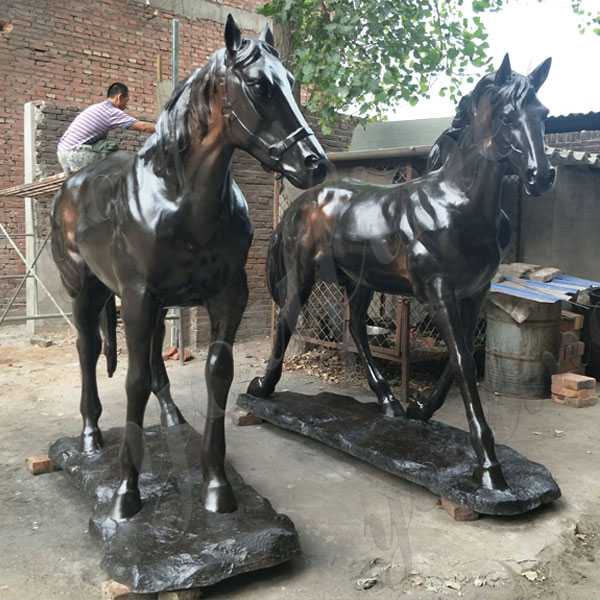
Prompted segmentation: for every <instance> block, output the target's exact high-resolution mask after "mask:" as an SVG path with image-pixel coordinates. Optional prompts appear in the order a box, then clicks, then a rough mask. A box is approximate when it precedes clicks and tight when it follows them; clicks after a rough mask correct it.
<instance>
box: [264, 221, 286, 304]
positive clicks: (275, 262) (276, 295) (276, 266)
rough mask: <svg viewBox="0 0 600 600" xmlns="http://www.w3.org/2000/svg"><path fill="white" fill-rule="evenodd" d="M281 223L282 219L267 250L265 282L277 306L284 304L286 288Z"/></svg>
mask: <svg viewBox="0 0 600 600" xmlns="http://www.w3.org/2000/svg"><path fill="white" fill-rule="evenodd" d="M282 223H283V221H282V222H280V223H279V224H278V225H277V227H276V228H275V231H273V235H272V236H271V241H270V243H269V250H268V252H267V284H268V286H269V291H270V292H271V297H272V298H273V300H274V301H275V303H276V304H277V305H278V306H283V305H284V303H285V296H286V288H287V285H286V270H285V259H284V255H283V236H282V232H281V230H282Z"/></svg>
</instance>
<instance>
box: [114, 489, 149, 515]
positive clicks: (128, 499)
mask: <svg viewBox="0 0 600 600" xmlns="http://www.w3.org/2000/svg"><path fill="white" fill-rule="evenodd" d="M141 509H142V499H141V498H140V492H139V490H127V491H126V492H120V491H117V492H116V494H115V497H114V500H113V506H112V510H111V517H112V518H113V519H115V521H125V520H127V519H131V517H133V516H134V515H136V514H137V513H138V512H140V510H141Z"/></svg>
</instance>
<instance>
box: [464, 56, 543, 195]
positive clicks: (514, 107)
mask: <svg viewBox="0 0 600 600" xmlns="http://www.w3.org/2000/svg"><path fill="white" fill-rule="evenodd" d="M551 62H552V60H551V59H550V58H548V59H546V60H545V61H544V62H542V63H541V64H540V65H539V66H538V67H537V68H535V69H534V70H533V71H532V72H531V73H530V74H529V75H520V74H519V73H515V72H514V71H513V70H512V69H511V66H510V59H509V57H508V54H507V55H506V56H505V57H504V60H503V61H502V64H501V65H500V68H499V69H498V71H496V73H495V74H492V75H486V76H485V77H484V78H483V79H482V80H481V81H480V82H479V83H478V84H477V86H476V87H475V90H474V91H473V93H472V94H471V95H470V96H469V97H467V98H468V101H467V102H466V104H467V105H469V108H470V113H471V129H472V135H473V139H474V141H475V142H476V143H479V144H480V148H481V149H482V151H483V153H484V155H485V156H487V157H489V158H491V159H495V160H499V161H507V162H508V164H509V171H510V172H512V173H513V174H515V175H517V176H518V177H519V178H520V180H521V181H522V183H523V185H524V187H525V191H526V192H527V193H528V194H530V195H533V196H540V195H541V194H543V193H544V192H545V191H547V190H548V189H550V188H551V187H552V184H553V183H554V177H555V170H554V168H553V167H552V166H551V164H550V162H549V160H548V157H547V156H546V153H545V151H544V121H545V119H546V117H547V116H548V109H547V108H546V107H545V106H544V105H543V104H542V103H541V102H540V101H539V100H538V98H537V95H536V94H537V91H538V90H539V89H540V87H541V86H542V84H543V83H544V81H545V80H546V77H547V76H548V71H549V70H550V65H551ZM459 109H460V107H459ZM464 109H465V107H463V110H464Z"/></svg>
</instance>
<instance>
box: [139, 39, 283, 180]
mask: <svg viewBox="0 0 600 600" xmlns="http://www.w3.org/2000/svg"><path fill="white" fill-rule="evenodd" d="M263 50H266V51H267V52H268V53H269V54H272V55H274V56H277V54H276V51H275V50H274V49H273V48H271V47H270V46H269V45H268V44H266V43H265V42H262V41H260V40H249V39H244V40H242V46H241V48H240V50H239V51H238V52H237V53H236V57H235V63H234V67H242V66H246V65H248V64H250V63H252V62H254V61H255V60H257V59H258V57H259V56H260V54H261V51H263ZM226 63H227V58H226V51H225V50H224V49H221V50H217V51H216V52H214V53H213V54H212V55H211V56H210V57H209V59H208V62H207V64H206V65H204V66H203V67H200V68H198V69H196V70H195V71H194V72H193V73H192V74H191V75H190V76H189V77H187V78H186V79H184V80H183V81H181V82H180V83H179V84H178V85H177V87H176V88H175V89H174V90H173V93H172V94H171V97H170V98H169V100H168V101H167V103H166V104H165V106H164V108H163V110H162V112H161V114H160V116H159V118H158V121H157V124H156V132H155V133H154V134H153V135H152V136H150V137H149V138H148V140H147V141H146V143H145V144H144V146H143V147H142V149H141V150H140V151H139V153H138V155H139V157H140V158H141V159H142V160H144V162H145V163H146V164H147V163H148V162H152V163H153V168H154V172H155V173H156V174H157V175H159V176H163V177H164V176H167V175H171V174H175V175H176V178H177V180H178V182H179V183H180V184H182V183H183V176H184V169H183V165H184V163H185V158H186V156H187V153H188V151H189V150H190V148H191V141H192V139H196V140H197V139H200V140H201V139H202V138H204V136H205V135H206V134H207V133H208V124H209V119H210V115H211V112H212V109H213V103H212V99H213V97H214V92H215V90H216V87H217V83H218V80H219V77H220V76H222V74H223V70H224V67H225V65H226Z"/></svg>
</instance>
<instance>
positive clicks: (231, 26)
mask: <svg viewBox="0 0 600 600" xmlns="http://www.w3.org/2000/svg"><path fill="white" fill-rule="evenodd" d="M241 45H242V32H241V31H240V28H239V27H238V26H237V23H236V22H235V19H234V18H233V17H232V16H231V14H229V15H227V23H225V46H226V47H227V53H228V54H229V55H230V56H233V55H234V54H235V53H236V52H237V51H238V50H239V49H240V46H241Z"/></svg>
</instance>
